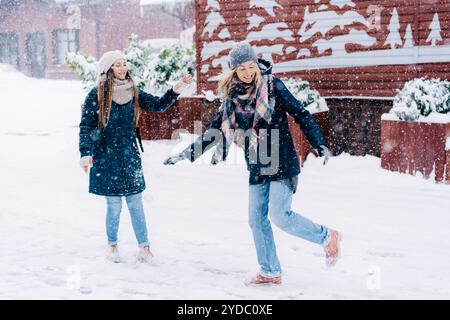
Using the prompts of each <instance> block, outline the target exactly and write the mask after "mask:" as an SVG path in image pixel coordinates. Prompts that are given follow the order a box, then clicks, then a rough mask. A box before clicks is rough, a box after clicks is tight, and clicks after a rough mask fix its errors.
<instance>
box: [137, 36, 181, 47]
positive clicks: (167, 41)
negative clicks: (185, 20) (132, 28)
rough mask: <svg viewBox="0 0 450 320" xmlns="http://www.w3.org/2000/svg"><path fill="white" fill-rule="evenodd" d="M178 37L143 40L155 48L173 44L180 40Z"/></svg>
mask: <svg viewBox="0 0 450 320" xmlns="http://www.w3.org/2000/svg"><path fill="white" fill-rule="evenodd" d="M179 41H180V40H179V39H177V38H156V39H146V40H143V41H142V44H144V45H149V46H150V47H152V48H154V49H162V48H167V47H170V46H171V45H173V44H175V43H177V42H179Z"/></svg>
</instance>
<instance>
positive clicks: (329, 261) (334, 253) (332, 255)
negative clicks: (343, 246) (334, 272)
mask: <svg viewBox="0 0 450 320" xmlns="http://www.w3.org/2000/svg"><path fill="white" fill-rule="evenodd" d="M329 232H330V238H329V241H328V243H327V244H325V245H324V246H323V249H324V251H325V258H326V265H327V266H328V267H333V266H334V265H335V264H336V263H337V261H338V260H339V258H340V253H341V252H340V251H341V250H340V247H339V245H340V243H339V242H340V241H341V240H342V235H341V234H340V233H339V232H337V231H336V230H333V229H329Z"/></svg>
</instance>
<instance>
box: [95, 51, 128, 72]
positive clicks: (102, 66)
mask: <svg viewBox="0 0 450 320" xmlns="http://www.w3.org/2000/svg"><path fill="white" fill-rule="evenodd" d="M117 59H124V60H125V56H124V54H123V53H122V51H120V50H114V51H108V52H105V53H104V54H103V56H102V57H101V58H100V61H99V62H98V73H99V74H100V75H101V74H103V73H106V72H108V70H109V68H111V66H112V65H113V64H114V62H115V61H116V60H117Z"/></svg>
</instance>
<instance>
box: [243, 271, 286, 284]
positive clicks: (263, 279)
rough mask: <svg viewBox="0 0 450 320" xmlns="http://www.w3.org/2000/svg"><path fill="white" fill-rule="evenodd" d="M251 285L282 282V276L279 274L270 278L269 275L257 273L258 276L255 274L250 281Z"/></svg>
mask: <svg viewBox="0 0 450 320" xmlns="http://www.w3.org/2000/svg"><path fill="white" fill-rule="evenodd" d="M249 284H250V285H264V284H277V285H279V284H281V276H277V277H273V278H268V277H264V276H262V275H260V274H257V275H256V276H254V277H253V278H252V279H251V280H250V281H249Z"/></svg>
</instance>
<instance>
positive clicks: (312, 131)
mask: <svg viewBox="0 0 450 320" xmlns="http://www.w3.org/2000/svg"><path fill="white" fill-rule="evenodd" d="M259 62H260V63H265V65H266V66H267V65H268V63H267V62H266V61H264V60H261V59H260V61H259ZM270 72H271V68H268V70H267V71H266V72H265V73H270ZM273 84H274V91H275V93H274V94H275V98H276V100H275V109H274V112H273V114H272V121H271V122H270V124H269V123H267V122H265V121H264V120H263V119H261V120H260V121H259V122H258V125H257V127H258V128H259V132H260V134H261V132H262V131H263V130H264V129H265V130H266V131H267V135H266V136H265V137H266V138H267V140H265V139H260V140H259V143H258V157H257V161H253V162H252V161H250V160H249V150H248V147H249V141H248V139H246V140H247V141H246V143H245V153H244V154H245V160H246V162H247V169H248V171H249V172H250V177H249V183H250V184H260V183H264V182H267V181H278V180H282V179H288V178H291V177H294V176H296V175H298V174H299V173H300V165H299V161H298V157H297V152H296V151H295V148H294V143H293V141H292V136H291V132H290V130H289V125H288V118H287V114H289V115H291V116H292V117H293V118H294V119H295V122H296V123H298V124H299V125H300V128H301V130H302V131H303V133H304V134H305V136H306V138H307V139H308V141H309V142H310V144H311V145H312V147H313V148H317V147H318V146H320V145H323V144H325V140H324V137H323V135H322V132H321V131H320V128H319V126H318V125H317V123H316V121H315V120H314V118H313V117H312V116H311V114H310V113H309V111H308V110H306V109H305V108H304V107H303V105H302V104H301V103H300V102H299V101H298V100H297V99H296V98H295V97H294V96H293V95H292V94H291V93H290V91H289V90H288V89H287V88H286V86H285V85H284V83H283V82H282V81H281V80H280V79H278V78H275V77H274V78H273ZM236 123H237V125H238V127H239V128H240V129H243V130H244V131H245V130H247V129H249V128H251V126H252V124H253V122H252V121H251V122H248V121H245V119H244V117H240V116H239V114H237V113H236ZM221 124H222V112H221V111H219V112H218V113H217V115H216V117H215V118H214V120H213V122H212V123H211V125H210V127H209V129H220V127H221ZM209 129H208V130H207V131H206V132H205V133H204V134H203V135H202V136H201V137H200V138H199V139H198V140H197V141H196V142H194V143H193V144H192V145H191V146H190V147H188V149H187V151H188V152H190V160H191V161H195V160H196V159H197V158H198V157H200V155H201V154H203V153H204V152H205V151H206V150H208V149H209V148H211V147H212V146H214V145H216V144H217V143H218V141H216V140H215V139H214V140H213V139H211V137H212V136H214V135H213V134H211V133H210V132H208V131H209ZM273 129H278V134H279V139H274V142H275V143H277V145H276V146H273V143H272V134H273V131H272V130H273ZM266 141H267V142H268V143H266ZM261 142H264V144H265V145H266V146H267V148H266V150H267V151H266V152H262V151H260V145H261ZM276 149H278V154H279V157H278V159H279V160H278V166H277V167H278V170H276V172H273V173H272V174H267V172H264V171H262V170H261V169H262V168H268V167H270V166H271V165H273V164H271V163H267V161H265V160H262V161H261V158H260V157H259V155H260V154H263V155H264V154H265V155H267V156H269V157H270V156H272V155H273V154H272V150H274V152H275V150H276ZM271 171H272V170H271ZM269 172H270V171H269Z"/></svg>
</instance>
